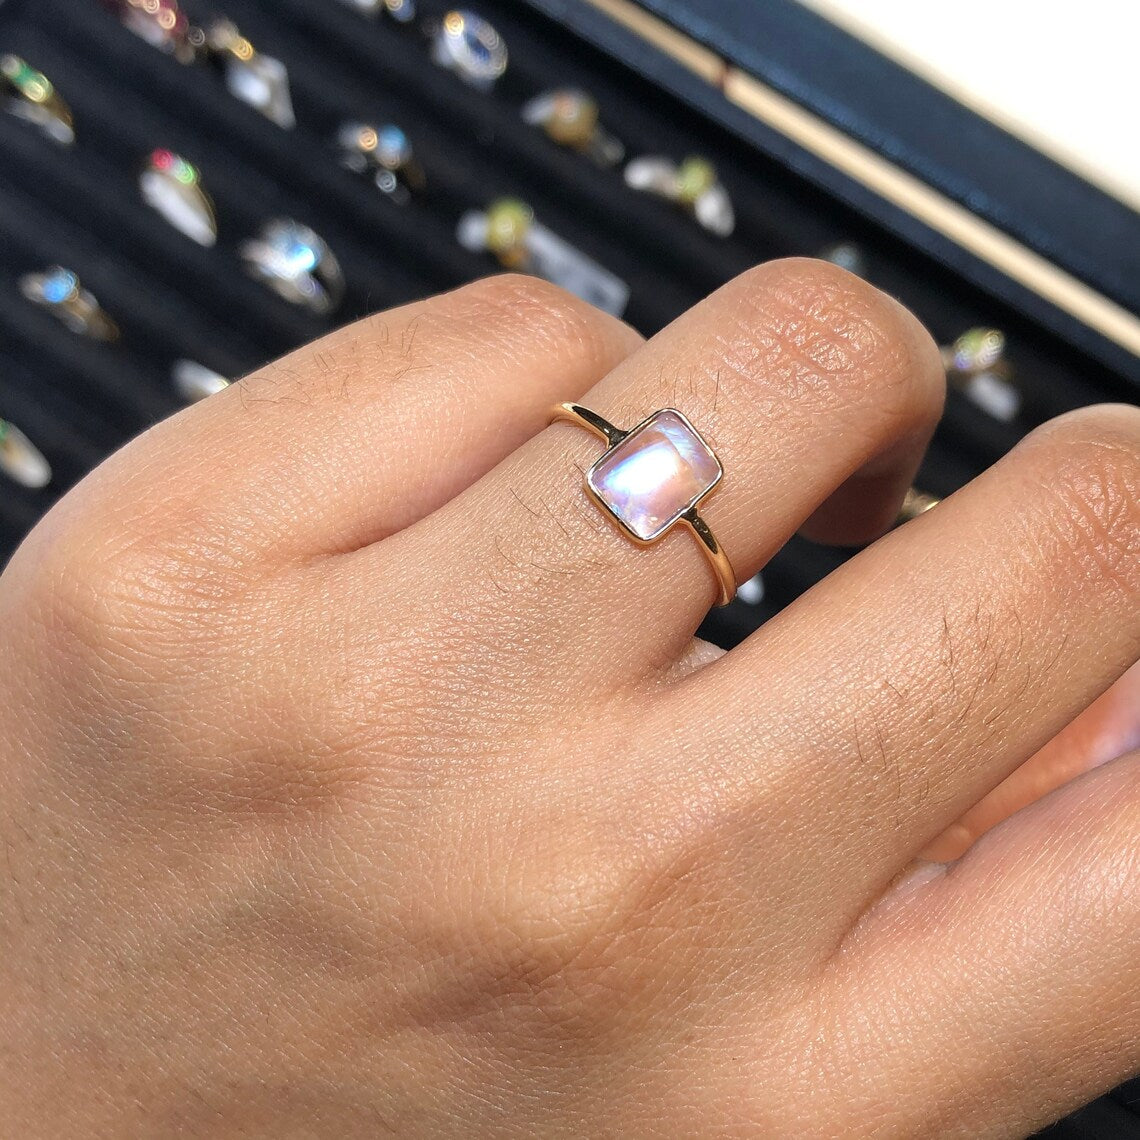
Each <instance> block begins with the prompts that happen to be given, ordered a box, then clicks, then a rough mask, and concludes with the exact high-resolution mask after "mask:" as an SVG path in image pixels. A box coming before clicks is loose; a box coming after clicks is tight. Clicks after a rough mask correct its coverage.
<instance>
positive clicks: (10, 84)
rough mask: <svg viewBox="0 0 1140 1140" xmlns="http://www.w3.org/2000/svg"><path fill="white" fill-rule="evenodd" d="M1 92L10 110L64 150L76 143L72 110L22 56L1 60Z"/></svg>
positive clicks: (49, 83)
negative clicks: (60, 144) (59, 144)
mask: <svg viewBox="0 0 1140 1140" xmlns="http://www.w3.org/2000/svg"><path fill="white" fill-rule="evenodd" d="M0 90H3V92H4V95H5V102H6V103H7V107H8V110H9V111H11V112H12V114H13V115H16V116H18V117H19V118H21V119H26V120H27V121H28V122H29V123H35V125H36V126H37V127H39V128H40V130H41V131H43V132H44V134H46V135H47V136H48V137H49V138H51V139H54V140H55V141H56V142H58V143H62V144H63V145H64V146H70V145H71V143H73V142H74V141H75V124H74V122H73V120H72V117H71V108H70V107H69V106H68V105H67V103H66V102H65V101H64V99H63V96H61V95H60V93H59V92H58V91H56V89H55V88H54V87H53V86H52V83H51V80H49V79H48V77H47V76H46V75H44V73H43V72H42V71H36V69H35V68H34V67H29V66H28V64H27V63H25V62H24V61H23V60H22V59H21V58H20V57H19V56H18V55H11V54H5V55H2V56H0Z"/></svg>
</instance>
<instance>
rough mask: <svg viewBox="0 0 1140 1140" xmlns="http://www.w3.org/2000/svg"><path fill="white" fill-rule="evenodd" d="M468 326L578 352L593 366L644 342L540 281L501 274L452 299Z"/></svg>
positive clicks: (617, 322) (614, 321) (613, 320)
mask: <svg viewBox="0 0 1140 1140" xmlns="http://www.w3.org/2000/svg"><path fill="white" fill-rule="evenodd" d="M451 301H452V304H453V305H455V306H457V308H458V309H459V310H460V312H461V313H462V317H463V319H464V324H465V325H466V324H468V323H470V324H471V326H473V327H483V328H502V327H504V326H505V325H507V326H510V327H512V328H520V329H523V330H525V331H526V335H527V336H528V338H529V339H530V340H531V341H532V342H535V343H538V344H542V345H550V346H551V347H552V348H557V349H558V350H559V351H560V352H563V353H565V352H566V351H567V350H568V349H569V350H577V351H579V352H580V353H581V354H582V355H583V356H584V357H585V358H587V359H589V360H599V361H602V362H605V361H612V359H613V357H614V356H615V355H616V354H620V353H628V352H631V351H633V349H634V348H636V347H637V345H639V344H640V343H641V340H642V338H641V336H640V335H639V334H638V333H637V332H635V331H634V330H633V329H632V328H630V327H629V326H628V325H626V324H625V323H624V322H622V321H620V320H618V319H617V318H616V317H613V316H611V315H610V314H609V313H604V312H602V310H601V309H597V308H595V307H594V306H593V305H590V304H588V303H587V302H586V301H583V300H582V299H581V298H580V297H577V296H575V295H574V294H573V293H569V292H567V291H566V290H565V289H563V288H561V287H560V286H558V285H555V284H553V283H552V282H550V281H546V280H544V279H543V278H541V277H530V276H527V275H526V274H523V273H500V274H496V275H494V276H492V277H484V278H482V279H481V280H479V281H475V282H473V283H471V284H470V285H465V286H463V287H462V288H460V289H457V290H456V291H455V292H454V293H452V294H451Z"/></svg>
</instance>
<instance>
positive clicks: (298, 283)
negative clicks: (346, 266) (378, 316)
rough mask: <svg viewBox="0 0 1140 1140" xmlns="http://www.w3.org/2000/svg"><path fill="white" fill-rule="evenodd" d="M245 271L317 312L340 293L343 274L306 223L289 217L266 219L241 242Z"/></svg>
mask: <svg viewBox="0 0 1140 1140" xmlns="http://www.w3.org/2000/svg"><path fill="white" fill-rule="evenodd" d="M238 253H239V255H240V257H241V259H242V261H243V262H244V263H245V268H246V272H248V273H249V274H250V276H251V277H253V278H255V279H256V280H258V281H261V282H263V283H264V284H265V285H267V286H268V287H269V288H270V289H272V290H273V291H274V292H275V293H277V295H278V296H280V297H284V298H285V300H286V301H289V302H291V303H292V304H294V305H301V306H302V307H304V308H306V309H308V310H309V311H310V312H312V313H316V314H317V315H318V316H324V315H326V314H327V313H330V312H332V310H333V309H335V308H336V307H337V305H339V304H340V302H341V300H342V299H343V297H344V274H343V273H342V272H341V268H340V263H339V262H338V261H337V259H336V257H335V256H334V255H333V252H332V250H330V249H329V247H328V246H327V245H326V244H325V242H324V241H323V240H322V239H321V238H320V237H319V236H318V235H317V234H316V233H315V232H314V231H313V230H311V229H310V228H309V227H308V226H303V225H301V223H300V222H295V221H292V220H291V219H289V218H274V219H273V220H271V221H269V222H266V223H265V225H264V226H263V227H262V229H261V234H260V236H258V237H256V238H251V239H250V240H248V241H244V242H242V244H241V246H240V248H239V250H238Z"/></svg>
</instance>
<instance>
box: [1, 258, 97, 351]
mask: <svg viewBox="0 0 1140 1140" xmlns="http://www.w3.org/2000/svg"><path fill="white" fill-rule="evenodd" d="M20 292H21V293H23V294H24V296H25V297H26V298H27V299H28V300H29V301H31V302H32V303H33V304H35V305H40V306H42V307H43V308H45V309H47V311H48V312H49V313H51V315H52V316H53V317H55V318H56V319H57V320H58V321H59V322H60V323H61V324H62V325H64V326H65V327H66V328H69V329H70V330H71V331H72V332H73V333H76V334H77V335H78V336H85V337H89V338H90V339H91V340H102V341H110V340H116V339H117V338H118V336H119V326H118V325H117V324H115V322H114V321H113V320H111V318H110V317H109V316H107V314H106V313H105V312H104V311H103V308H102V306H101V305H100V304H99V302H98V301H96V300H95V297H94V295H93V294H92V293H91V292H90V291H89V290H87V289H84V288H83V286H82V285H80V283H79V278H78V277H77V276H76V275H75V274H74V273H73V272H72V271H71V270H70V269H64V267H63V266H62V265H53V266H52V267H51V268H50V269H47V270H45V271H44V272H42V273H25V274H24V276H23V277H21V278H20Z"/></svg>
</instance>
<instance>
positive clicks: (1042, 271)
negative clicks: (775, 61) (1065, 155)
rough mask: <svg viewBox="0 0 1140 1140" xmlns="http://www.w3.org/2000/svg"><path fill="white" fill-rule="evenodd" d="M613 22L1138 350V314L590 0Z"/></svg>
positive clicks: (834, 133) (617, 10) (769, 93)
mask: <svg viewBox="0 0 1140 1140" xmlns="http://www.w3.org/2000/svg"><path fill="white" fill-rule="evenodd" d="M588 2H589V3H590V4H591V5H592V6H593V7H595V8H597V9H598V10H599V11H601V12H603V13H604V14H605V15H607V16H609V17H610V19H612V20H614V21H615V22H616V23H618V24H621V25H622V26H624V27H626V28H628V29H629V30H630V31H632V32H634V33H636V34H637V35H639V36H640V37H641V38H642V39H644V40H646V41H648V42H649V43H651V44H653V45H654V46H655V47H656V48H658V49H659V50H661V51H663V52H664V53H665V54H666V55H668V56H670V57H671V58H672V59H674V60H675V61H676V62H677V63H680V64H681V65H682V66H684V67H686V68H687V69H688V70H689V71H691V72H693V73H694V74H695V75H697V76H699V77H700V78H701V79H703V80H704V81H705V82H706V83H708V84H710V85H711V86H713V87H716V88H718V89H719V90H720V91H721V92H723V94H724V95H725V97H726V98H727V99H728V100H729V102H731V103H733V104H735V105H736V106H737V107H739V108H740V109H741V110H743V111H746V112H748V114H750V115H752V117H753V118H755V119H758V120H760V121H761V122H762V123H764V124H765V125H766V126H768V127H771V128H772V129H774V130H776V131H778V132H779V133H780V134H782V135H783V136H784V137H785V138H788V139H791V140H792V141H793V142H795V143H797V144H799V145H800V146H801V147H803V148H804V149H805V150H807V151H809V152H810V153H811V154H814V155H815V156H816V157H817V158H821V159H823V160H824V161H825V162H827V163H828V164H829V165H830V166H832V167H834V168H835V169H837V170H839V171H841V172H842V173H844V174H846V175H848V176H849V177H851V178H853V179H855V181H857V182H859V183H860V184H861V185H863V186H866V187H867V188H868V189H869V190H872V191H874V192H875V193H876V194H878V196H879V197H880V198H883V199H885V200H886V201H888V202H891V203H892V204H893V205H895V206H898V207H900V208H901V209H904V210H906V211H907V212H908V213H909V214H911V215H912V216H913V217H916V218H918V219H919V220H920V221H922V222H924V223H925V224H926V225H927V226H929V227H930V228H931V229H932V230H935V231H936V232H938V233H940V234H942V235H943V236H944V237H948V238H950V240H951V241H953V242H955V243H956V244H957V245H958V246H960V247H961V248H963V249H965V250H967V251H969V252H970V253H972V254H974V256H976V257H978V258H980V259H981V260H982V261H985V262H986V263H987V264H989V265H991V266H992V267H993V268H995V269H997V270H999V271H1000V272H1002V273H1004V274H1005V276H1006V277H1008V278H1010V279H1011V280H1013V281H1016V282H1018V283H1019V284H1021V285H1024V286H1025V287H1026V288H1028V289H1030V290H1031V291H1032V292H1034V293H1036V294H1037V295H1038V296H1039V297H1042V298H1044V299H1045V300H1047V301H1049V302H1050V303H1051V304H1053V305H1054V306H1056V307H1057V308H1058V309H1060V310H1061V311H1062V312H1065V313H1068V314H1069V316H1071V317H1075V318H1076V319H1077V320H1079V321H1081V322H1082V323H1083V324H1085V325H1087V326H1088V327H1089V328H1092V329H1095V330H1096V331H1097V332H1099V333H1100V334H1101V335H1102V336H1104V337H1105V338H1107V339H1108V340H1111V341H1113V342H1114V343H1115V344H1118V345H1119V346H1120V347H1121V348H1123V349H1125V350H1127V351H1128V352H1131V353H1133V354H1134V355H1137V356H1140V317H1137V316H1136V314H1134V313H1132V312H1130V311H1129V310H1128V309H1126V308H1124V307H1123V306H1122V305H1118V304H1117V303H1116V302H1115V301H1113V300H1111V299H1109V298H1108V297H1106V296H1104V294H1103V293H1099V292H1097V290H1095V289H1093V288H1092V287H1091V286H1089V285H1086V284H1085V283H1084V282H1083V281H1080V280H1078V279H1077V278H1076V277H1074V276H1073V275H1072V274H1071V273H1068V272H1066V271H1065V270H1064V269H1061V268H1060V267H1059V266H1057V265H1054V264H1053V262H1051V261H1049V260H1048V259H1047V258H1045V257H1042V256H1041V255H1040V254H1038V253H1035V252H1034V251H1033V250H1031V249H1030V248H1029V247H1028V246H1026V245H1023V244H1022V243H1021V242H1019V241H1017V239H1016V238H1013V237H1010V236H1009V234H1007V233H1005V232H1004V231H1003V230H1000V229H998V228H997V227H996V226H994V225H992V224H991V223H989V222H987V221H985V220H983V219H982V218H979V217H977V215H975V214H972V213H971V212H970V211H969V210H967V209H966V208H965V207H964V206H961V205H959V204H958V203H957V202H955V201H953V200H952V199H950V198H947V197H946V196H945V195H944V194H942V193H940V192H939V191H937V190H935V189H934V188H933V187H931V186H928V185H927V184H926V183H925V182H923V181H921V179H918V178H916V177H915V176H914V175H912V174H908V173H907V172H906V171H905V170H902V169H901V168H900V167H898V166H896V165H895V164H894V163H892V162H890V161H888V160H887V159H885V158H883V157H882V156H881V155H879V154H877V153H876V152H875V151H873V150H871V149H870V148H869V147H867V146H864V145H863V144H862V143H860V142H858V141H856V140H855V139H853V138H851V137H850V136H849V135H845V134H844V133H843V132H842V131H840V130H839V129H838V128H836V127H833V126H832V125H831V124H830V123H828V122H826V121H825V120H823V119H821V118H820V117H819V116H818V115H815V114H814V113H812V112H811V111H808V110H806V109H805V108H804V107H801V106H800V105H799V104H798V103H795V102H793V101H792V100H791V99H788V98H787V97H786V96H784V95H781V94H780V93H779V92H778V91H776V90H775V89H774V88H772V87H769V86H768V85H767V84H765V83H762V82H761V81H760V80H758V79H756V78H754V77H753V76H751V75H749V74H747V73H746V72H744V71H741V70H740V69H739V68H737V67H734V66H733V65H731V64H729V63H728V62H727V61H725V60H724V59H722V58H721V57H720V56H718V55H717V54H716V53H715V52H713V51H711V50H710V49H708V48H706V47H705V46H703V45H702V44H699V43H697V42H696V41H695V40H693V39H691V38H690V37H688V36H687V35H685V33H684V32H681V31H678V30H677V29H676V28H674V27H672V26H671V25H670V24H668V23H666V22H665V21H664V20H662V19H661V18H660V17H658V16H654V15H653V14H652V13H650V12H647V11H646V10H645V9H644V8H641V7H639V6H638V5H637V4H636V3H634V2H633V0H588Z"/></svg>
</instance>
